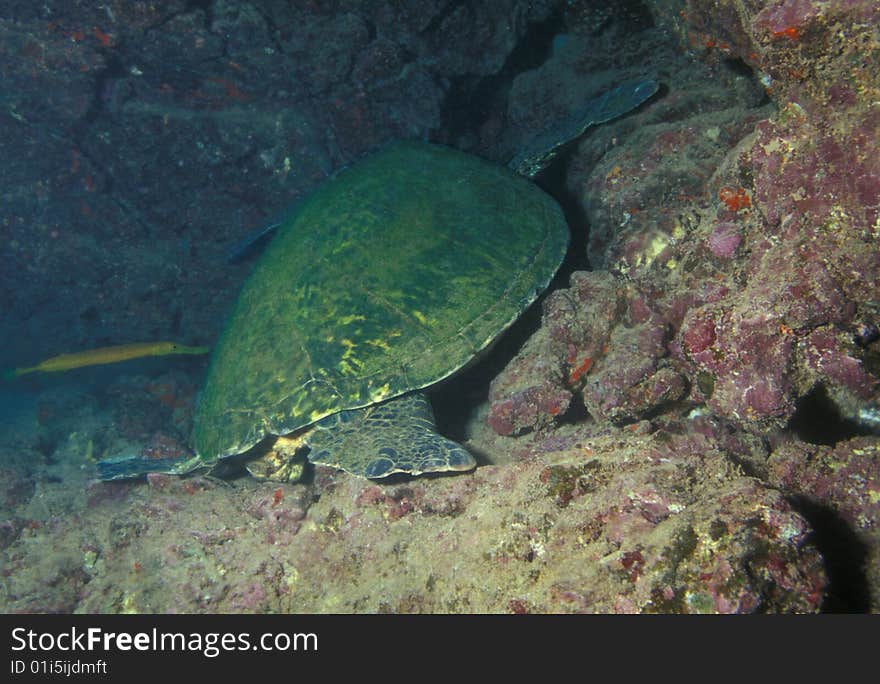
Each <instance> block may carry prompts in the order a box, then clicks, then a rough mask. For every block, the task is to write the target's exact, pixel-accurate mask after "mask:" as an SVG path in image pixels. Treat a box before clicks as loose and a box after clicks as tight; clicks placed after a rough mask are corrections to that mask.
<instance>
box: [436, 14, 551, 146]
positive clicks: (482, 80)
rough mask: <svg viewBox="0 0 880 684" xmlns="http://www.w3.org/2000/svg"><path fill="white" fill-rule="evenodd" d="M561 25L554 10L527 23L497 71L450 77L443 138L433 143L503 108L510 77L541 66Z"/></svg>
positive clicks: (474, 126)
mask: <svg viewBox="0 0 880 684" xmlns="http://www.w3.org/2000/svg"><path fill="white" fill-rule="evenodd" d="M562 28H563V17H562V14H561V12H559V11H557V12H555V13H553V14H552V15H551V16H550V17H548V18H547V19H545V20H544V21H541V22H535V23H533V24H531V25H530V26H529V28H528V30H527V31H526V34H525V35H524V36H523V38H522V39H521V40H520V41H519V43H518V44H517V45H516V47H515V48H514V49H513V50H512V51H511V53H510V54H509V55H508V56H507V59H506V60H505V62H504V65H503V66H502V67H501V69H500V70H499V71H498V73H496V74H492V75H491V76H462V77H460V78H457V79H455V80H453V81H452V83H451V85H450V87H449V92H448V93H447V95H446V98H445V101H444V105H443V113H442V126H441V130H442V131H443V137H444V139H443V140H438V141H437V142H452V141H455V140H456V139H458V138H459V137H460V136H461V135H463V134H465V133H470V132H472V131H474V130H476V129H478V128H479V125H480V123H481V122H483V121H486V120H487V119H488V118H489V117H491V116H492V115H493V113H494V112H495V111H497V110H498V108H499V107H500V108H502V109H506V106H507V105H506V103H507V95H508V92H509V91H510V87H511V85H512V83H513V79H514V77H515V76H516V75H517V74H520V73H523V72H525V71H529V70H531V69H535V68H537V67H539V66H541V64H543V63H544V62H545V61H546V60H547V58H548V57H549V56H550V53H551V50H552V49H553V39H554V38H555V37H556V35H557V34H558V33H559V32H560V31H561V30H562Z"/></svg>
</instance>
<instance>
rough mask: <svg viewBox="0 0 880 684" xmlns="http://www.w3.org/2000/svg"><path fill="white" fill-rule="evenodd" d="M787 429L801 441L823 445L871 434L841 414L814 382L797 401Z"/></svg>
mask: <svg viewBox="0 0 880 684" xmlns="http://www.w3.org/2000/svg"><path fill="white" fill-rule="evenodd" d="M788 429H789V430H790V431H791V432H793V433H794V434H795V436H797V438H798V439H800V440H802V441H804V442H808V443H810V444H824V445H827V446H834V445H835V444H837V443H838V442H843V441H846V440H848V439H852V438H853V437H858V436H861V435H871V434H874V433H873V432H872V431H871V430H870V429H869V428H868V427H867V426H865V425H861V424H859V423H858V422H856V421H855V420H851V419H849V418H846V417H845V416H843V415H841V413H840V411H839V410H838V408H837V406H836V405H835V404H834V402H833V401H832V400H831V398H830V397H829V396H828V392H827V391H826V390H825V387H824V386H823V385H817V386H816V387H815V388H813V389H812V390H811V391H810V392H809V393H808V394H806V395H804V396H803V397H801V398H800V399H799V400H798V403H797V407H796V409H795V412H794V415H793V416H792V417H791V419H790V420H789V422H788Z"/></svg>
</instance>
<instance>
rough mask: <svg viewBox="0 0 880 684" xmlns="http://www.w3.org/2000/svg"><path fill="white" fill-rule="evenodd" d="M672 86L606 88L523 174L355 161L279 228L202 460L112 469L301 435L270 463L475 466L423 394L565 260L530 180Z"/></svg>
mask: <svg viewBox="0 0 880 684" xmlns="http://www.w3.org/2000/svg"><path fill="white" fill-rule="evenodd" d="M656 90H657V84H656V83H655V82H654V81H639V82H630V83H625V84H622V85H620V86H618V87H617V88H614V89H613V90H611V91H608V92H607V93H605V94H604V95H602V96H600V97H598V98H596V99H594V100H591V101H590V102H589V103H588V104H587V106H586V107H585V108H584V110H583V111H582V112H581V113H580V114H579V115H578V117H577V124H576V125H575V126H568V127H565V128H563V129H560V130H559V131H557V132H555V133H553V132H551V133H549V134H544V135H542V136H540V137H539V138H536V142H535V143H534V144H533V145H529V146H526V151H525V152H524V153H523V154H521V155H518V156H517V157H516V158H515V159H514V160H513V161H512V162H511V164H510V165H509V167H510V168H506V167H503V166H499V165H497V164H493V163H490V162H487V161H484V160H482V159H479V158H477V157H475V156H472V155H469V154H465V153H462V152H459V151H456V150H453V149H451V148H447V147H441V146H437V145H430V144H427V143H422V142H396V143H393V144H391V145H389V146H388V147H386V148H384V149H383V150H381V151H379V152H376V153H374V154H372V155H371V156H369V157H367V158H364V159H362V160H360V161H358V162H357V163H355V164H353V165H352V166H350V167H348V168H346V169H344V170H342V171H340V172H339V173H338V174H336V175H335V176H334V177H333V178H332V179H330V180H329V181H327V182H326V183H324V184H323V185H322V186H321V187H319V188H318V189H317V190H316V191H315V192H314V193H313V194H312V195H311V196H310V197H309V198H308V199H307V200H305V201H304V202H302V203H301V204H299V205H298V206H297V208H296V210H295V212H294V215H293V216H291V217H290V218H288V219H287V220H286V221H285V222H284V223H283V225H281V226H280V228H279V230H278V233H277V234H276V235H275V236H274V238H273V239H272V242H271V243H270V244H269V246H268V248H267V249H266V251H265V253H264V254H263V255H262V257H261V259H260V261H259V262H258V264H257V265H256V267H255V269H254V271H253V273H252V274H251V276H250V277H249V278H248V280H247V282H246V283H245V284H244V287H243V289H242V291H241V294H240V295H239V298H238V301H237V303H236V304H235V306H234V308H233V310H232V312H231V314H230V316H229V318H228V320H227V323H226V326H225V329H224V330H223V332H222V334H221V336H220V338H219V340H218V341H217V344H216V345H215V347H214V350H213V352H212V357H211V363H210V366H209V369H208V374H207V379H206V382H205V386H204V390H203V392H202V394H201V397H200V401H199V404H198V408H197V411H196V415H195V421H194V429H193V442H194V447H195V455H194V456H192V457H189V458H180V459H168V460H164V461H156V460H148V459H144V458H140V457H130V458H118V459H111V460H106V461H102V462H101V463H100V464H99V472H100V475H101V477H102V478H104V479H117V478H122V477H130V476H133V475H139V474H143V473H146V472H151V471H162V472H172V473H185V472H189V471H192V470H195V469H196V468H205V467H212V466H214V465H216V464H217V463H218V462H219V461H221V460H222V459H227V458H229V457H233V456H238V455H240V454H245V455H246V456H250V455H255V453H254V452H256V451H258V450H252V448H253V447H254V446H255V445H258V444H261V443H262V442H263V441H264V440H265V439H266V438H268V437H270V436H278V435H288V434H290V433H296V434H297V441H296V442H295V443H294V445H293V447H292V448H286V449H280V450H278V449H276V450H274V451H272V452H271V453H272V454H273V458H274V459H275V460H274V461H273V462H272V465H271V466H270V467H265V462H264V465H263V466H261V467H259V468H258V469H259V470H260V472H261V473H262V474H264V475H273V474H274V475H275V476H276V477H277V476H279V475H281V476H282V477H285V476H288V475H289V468H288V467H287V464H288V463H289V460H290V454H291V453H292V452H294V451H296V450H297V447H299V446H307V447H308V449H309V450H308V454H307V457H308V459H309V461H311V462H312V463H315V464H321V465H327V466H333V467H336V468H341V469H343V470H346V471H348V472H350V473H353V474H356V475H360V476H364V477H368V478H381V477H385V476H388V475H392V474H394V473H406V474H409V475H419V474H421V473H432V472H441V471H464V470H470V469H472V468H473V467H474V466H475V464H476V462H475V460H474V458H473V456H472V455H471V454H470V453H468V451H467V450H466V449H465V448H464V447H462V446H461V445H459V444H457V443H456V442H454V441H452V440H450V439H447V438H446V437H443V436H442V435H440V434H439V433H437V432H436V430H435V426H434V417H433V413H432V410H431V406H430V403H429V401H428V399H427V398H426V396H425V394H424V393H422V392H421V391H420V390H423V389H425V388H427V387H430V386H431V385H433V384H435V383H437V382H439V381H440V380H443V379H444V378H446V377H448V376H450V375H452V374H453V373H455V372H457V371H458V370H460V369H461V368H463V367H464V366H466V365H467V364H468V363H470V362H471V361H472V360H473V359H474V358H475V357H476V356H478V354H479V353H480V352H481V351H482V350H484V349H486V348H487V347H488V346H489V345H490V344H491V343H492V342H493V341H494V340H495V339H496V338H497V337H498V336H499V335H500V334H501V333H502V332H503V331H504V330H505V329H506V328H507V327H508V326H509V325H510V324H511V323H513V321H514V320H516V319H517V318H518V317H519V316H520V314H521V313H522V312H523V311H524V310H525V309H526V308H527V307H528V306H529V305H530V304H531V303H532V302H533V301H534V300H535V298H536V297H537V296H538V294H540V293H541V292H542V291H543V290H544V289H545V288H546V287H547V285H548V283H549V282H550V279H551V278H552V277H553V275H554V273H555V272H556V270H557V268H558V267H559V265H560V263H561V262H562V259H563V257H564V256H565V252H566V249H567V246H568V240H569V231H568V226H567V225H566V222H565V219H564V217H563V214H562V211H561V210H560V208H559V206H558V205H557V204H556V202H555V201H554V200H553V199H552V198H551V197H550V196H549V195H547V194H545V193H544V192H543V191H542V190H541V189H540V188H538V187H537V186H536V185H535V184H533V183H531V182H530V181H529V180H527V177H531V176H533V175H534V174H535V173H537V172H538V171H539V170H540V169H541V168H543V166H544V165H545V164H546V163H547V161H548V160H549V159H550V158H551V157H552V156H553V155H554V154H555V153H556V152H557V151H558V149H559V148H560V146H561V145H562V144H563V143H564V142H566V141H567V140H569V139H571V138H573V137H576V136H577V135H578V134H580V133H581V132H583V131H584V130H585V129H586V128H587V127H588V126H590V125H592V124H597V123H602V122H604V121H608V120H609V119H612V118H615V117H617V116H620V115H621V114H624V113H625V112H627V111H629V110H631V109H633V108H634V107H636V106H638V105H639V104H640V103H642V102H643V101H644V100H646V99H647V98H648V97H650V96H651V95H652V94H653V93H654V92H656ZM524 176H525V177H524ZM279 454H280V455H279Z"/></svg>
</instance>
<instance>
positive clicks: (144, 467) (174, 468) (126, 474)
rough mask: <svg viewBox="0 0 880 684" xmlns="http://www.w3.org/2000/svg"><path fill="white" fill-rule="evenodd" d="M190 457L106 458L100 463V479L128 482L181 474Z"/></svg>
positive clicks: (136, 456) (138, 456)
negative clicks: (169, 474) (164, 474)
mask: <svg viewBox="0 0 880 684" xmlns="http://www.w3.org/2000/svg"><path fill="white" fill-rule="evenodd" d="M190 459H191V457H189V456H179V457H174V458H144V457H143V456H140V455H135V456H121V457H116V458H106V459H104V460H102V461H98V464H97V465H98V478H99V479H101V480H104V481H105V482H106V481H108V480H127V479H131V478H135V477H143V476H144V475H149V474H150V473H179V472H181V471H183V470H185V468H183V466H185V464H186V463H187V462H188V461H190Z"/></svg>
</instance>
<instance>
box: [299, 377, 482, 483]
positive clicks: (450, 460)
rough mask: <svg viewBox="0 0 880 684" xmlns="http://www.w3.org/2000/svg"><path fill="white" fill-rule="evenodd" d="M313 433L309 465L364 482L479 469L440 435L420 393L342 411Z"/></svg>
mask: <svg viewBox="0 0 880 684" xmlns="http://www.w3.org/2000/svg"><path fill="white" fill-rule="evenodd" d="M314 428H315V429H314V431H313V432H312V433H311V434H310V435H309V438H308V443H309V447H310V448H311V451H310V452H309V455H308V459H309V461H311V462H312V463H315V464H317V465H326V466H331V467H334V468H340V469H342V470H345V471H347V472H349V473H352V474H354V475H360V476H361V477H368V478H371V479H377V478H381V477H387V476H388V475H393V474H395V473H404V474H407V475H420V474H422V473H439V472H446V471H464V470H471V469H473V468H474V467H475V466H476V465H477V462H476V461H475V460H474V457H473V456H471V454H469V453H468V452H467V450H466V449H465V448H464V447H463V446H461V445H460V444H458V443H457V442H453V441H452V440H451V439H447V438H446V437H443V436H442V435H440V434H439V433H437V431H436V426H435V424H434V412H433V411H432V410H431V404H430V403H429V401H428V398H427V397H426V396H425V395H424V394H421V393H420V392H413V393H411V394H407V395H405V396H403V397H400V398H398V399H393V400H391V401H387V402H385V403H383V404H376V405H373V406H368V407H367V408H363V409H354V410H348V411H340V412H339V413H335V414H333V415H332V416H328V417H327V418H324V419H323V420H320V421H318V422H317V423H316V424H315V426H314Z"/></svg>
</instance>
